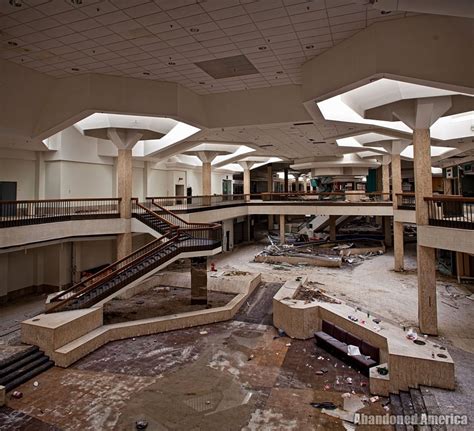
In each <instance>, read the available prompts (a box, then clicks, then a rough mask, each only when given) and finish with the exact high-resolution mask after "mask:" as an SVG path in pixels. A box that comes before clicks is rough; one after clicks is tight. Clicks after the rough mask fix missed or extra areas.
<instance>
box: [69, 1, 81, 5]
mask: <svg viewBox="0 0 474 431" xmlns="http://www.w3.org/2000/svg"><path fill="white" fill-rule="evenodd" d="M70 1H71V3H72V4H73V5H74V6H80V5H81V4H82V0H70Z"/></svg>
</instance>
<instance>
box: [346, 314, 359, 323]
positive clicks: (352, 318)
mask: <svg viewBox="0 0 474 431" xmlns="http://www.w3.org/2000/svg"><path fill="white" fill-rule="evenodd" d="M347 318H348V319H349V320H352V321H353V322H358V321H359V319H358V318H357V317H355V316H352V315H350V316H347Z"/></svg>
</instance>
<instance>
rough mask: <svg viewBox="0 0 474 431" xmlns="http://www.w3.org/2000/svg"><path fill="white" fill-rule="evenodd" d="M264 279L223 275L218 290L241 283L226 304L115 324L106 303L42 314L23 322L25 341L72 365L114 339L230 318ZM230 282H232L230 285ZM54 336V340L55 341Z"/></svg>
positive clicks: (61, 363) (67, 364)
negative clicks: (106, 318)
mask: <svg viewBox="0 0 474 431" xmlns="http://www.w3.org/2000/svg"><path fill="white" fill-rule="evenodd" d="M260 281H261V275H260V274H248V275H246V276H240V277H239V279H238V281H237V280H232V279H231V277H229V278H228V279H226V277H222V278H221V279H220V281H219V285H221V286H222V289H216V290H220V291H224V292H229V291H231V290H235V285H236V284H240V286H241V287H240V290H241V292H240V293H238V294H237V295H236V296H235V297H234V298H233V299H232V300H231V301H230V302H229V303H228V304H226V305H225V306H223V307H216V308H212V309H208V310H200V311H192V312H187V313H181V314H173V315H170V316H162V317H156V318H150V319H142V320H135V321H131V322H121V323H115V324H112V325H102V315H103V314H102V313H103V309H102V306H96V307H93V308H90V309H86V310H77V311H65V312H61V313H53V314H46V315H45V314H41V315H40V316H36V318H35V319H37V318H39V320H35V319H28V320H26V321H24V322H23V323H22V340H23V331H25V340H27V341H24V342H28V343H31V344H35V345H37V346H39V347H40V348H41V349H42V350H44V351H45V352H47V353H48V355H49V356H50V357H51V359H52V360H53V361H54V362H55V363H56V365H57V366H59V367H68V366H69V365H71V364H73V363H74V362H76V361H77V360H79V359H81V358H82V357H84V356H85V355H87V354H89V353H91V352H93V351H94V350H96V349H98V348H99V347H101V346H103V345H104V344H107V343H108V342H110V341H115V340H121V339H125V338H131V337H139V336H142V335H150V334H156V333H160V332H166V331H174V330H177V329H183V328H190V327H193V326H200V325H208V324H211V323H216V322H222V321H225V320H230V319H232V317H233V316H234V315H235V314H236V313H237V311H238V310H239V309H240V307H241V306H242V304H243V303H244V302H245V301H246V300H247V298H248V297H249V296H250V294H251V293H252V292H253V290H254V289H255V288H256V287H257V286H258V284H259V283H260ZM226 284H228V286H227V287H226ZM216 285H217V283H216ZM97 316H100V325H97V323H98V320H97V319H98V317H97ZM33 320H35V321H33ZM53 321H58V322H59V321H60V322H62V323H61V325H54V324H52V323H51V322H53ZM48 322H49V323H48ZM62 326H65V327H67V328H70V330H69V332H68V334H69V335H68V336H67V337H66V338H61V337H60V336H59V335H58V336H56V335H55V334H54V331H55V329H56V328H60V327H62ZM48 331H49V332H52V334H50V335H49V336H48V337H46V338H44V337H43V334H45V333H46V334H48ZM52 339H53V340H54V341H51V340H52ZM62 339H64V340H67V341H66V342H64V343H62V341H60V340H62Z"/></svg>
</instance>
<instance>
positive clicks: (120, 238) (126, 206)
mask: <svg viewBox="0 0 474 431" xmlns="http://www.w3.org/2000/svg"><path fill="white" fill-rule="evenodd" d="M132 178H133V168H132V150H118V159H117V195H118V197H119V198H122V200H121V201H120V217H121V218H124V219H128V220H130V219H131V218H132V202H131V199H132ZM131 252H132V233H131V232H126V233H122V234H119V235H117V259H122V258H124V257H125V256H128V255H129V254H130V253H131Z"/></svg>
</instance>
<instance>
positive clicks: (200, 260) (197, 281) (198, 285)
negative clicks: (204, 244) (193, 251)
mask: <svg viewBox="0 0 474 431" xmlns="http://www.w3.org/2000/svg"><path fill="white" fill-rule="evenodd" d="M191 304H207V257H193V258H191Z"/></svg>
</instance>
